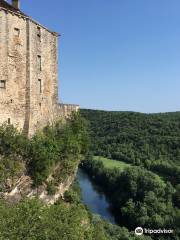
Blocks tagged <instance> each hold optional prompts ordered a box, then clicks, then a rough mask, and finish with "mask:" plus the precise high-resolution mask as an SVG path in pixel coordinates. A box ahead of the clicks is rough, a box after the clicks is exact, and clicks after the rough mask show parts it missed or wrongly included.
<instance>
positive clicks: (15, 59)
mask: <svg viewBox="0 0 180 240" xmlns="http://www.w3.org/2000/svg"><path fill="white" fill-rule="evenodd" d="M78 108H79V107H78V106H77V105H71V104H59V103H58V34H57V33H55V32H52V31H50V30H48V29H46V28H45V27H43V26H42V25H41V24H39V23H37V22H36V21H34V20H33V19H31V18H30V17H28V16H27V15H25V14H24V13H23V12H21V11H20V9H19V0H12V4H9V3H7V2H6V1H4V0H0V124H2V123H4V122H8V123H9V124H13V125H15V126H16V127H17V128H18V129H20V130H22V131H24V132H25V133H26V134H28V135H30V136H32V135H33V134H34V132H35V131H36V130H37V129H39V128H42V127H43V126H45V125H47V124H48V123H49V124H51V123H53V122H54V121H56V120H57V119H58V118H60V117H68V116H69V115H70V114H71V113H72V112H73V111H77V110H78Z"/></svg>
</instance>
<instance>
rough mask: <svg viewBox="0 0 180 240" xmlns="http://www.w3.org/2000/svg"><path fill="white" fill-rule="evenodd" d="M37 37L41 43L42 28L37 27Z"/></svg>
mask: <svg viewBox="0 0 180 240" xmlns="http://www.w3.org/2000/svg"><path fill="white" fill-rule="evenodd" d="M37 37H38V39H39V41H41V28H40V27H37Z"/></svg>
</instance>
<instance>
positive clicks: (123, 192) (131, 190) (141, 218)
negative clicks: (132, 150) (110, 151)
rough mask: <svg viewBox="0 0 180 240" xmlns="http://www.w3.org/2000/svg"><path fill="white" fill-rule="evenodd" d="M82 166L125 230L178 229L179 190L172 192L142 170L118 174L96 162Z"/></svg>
mask: <svg viewBox="0 0 180 240" xmlns="http://www.w3.org/2000/svg"><path fill="white" fill-rule="evenodd" d="M82 167H83V168H84V169H85V170H86V171H87V172H88V174H89V175H90V176H91V177H92V178H93V180H94V181H95V182H96V183H97V184H99V185H100V186H101V187H102V189H103V190H104V191H105V192H106V194H107V195H108V197H109V200H110V202H111V205H112V209H113V211H114V212H115V215H116V219H117V221H119V224H123V226H126V227H127V228H128V229H129V230H134V229H135V228H136V227H137V226H142V227H146V228H151V229H154V227H155V228H167V229H168V228H172V226H173V228H174V229H179V223H178V220H179V216H180V211H179V209H178V208H177V205H178V199H179V195H178V190H179V187H178V188H177V190H176V189H175V188H173V186H172V185H171V184H170V182H167V183H165V182H164V181H163V180H162V179H161V178H160V177H159V176H158V175H156V174H154V173H152V172H151V171H147V170H146V169H144V168H142V167H141V168H140V167H137V166H134V167H129V168H125V169H124V171H121V169H118V168H115V169H111V168H107V167H104V166H103V163H102V161H97V160H96V159H91V160H90V159H89V160H86V161H84V162H83V164H82ZM175 237H176V236H173V237H172V239H176V238H175Z"/></svg>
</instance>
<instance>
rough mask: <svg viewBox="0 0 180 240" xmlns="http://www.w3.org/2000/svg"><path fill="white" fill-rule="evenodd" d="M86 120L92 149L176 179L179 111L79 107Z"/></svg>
mask: <svg viewBox="0 0 180 240" xmlns="http://www.w3.org/2000/svg"><path fill="white" fill-rule="evenodd" d="M81 114H82V116H83V117H85V119H86V120H88V121H89V128H90V135H91V142H92V146H91V149H92V152H93V154H94V155H96V156H103V157H107V158H109V159H116V160H120V161H123V162H126V163H130V164H133V165H138V166H143V167H145V168H147V169H149V170H152V171H154V172H158V173H159V174H160V175H162V176H163V177H164V178H166V179H167V180H169V181H171V183H172V184H173V185H176V184H177V183H178V182H180V169H179V166H180V164H179V163H180V112H173V113H159V114H143V113H136V112H108V111H98V110H85V109H82V110H81Z"/></svg>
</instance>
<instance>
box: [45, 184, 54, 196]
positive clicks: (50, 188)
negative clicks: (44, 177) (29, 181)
mask: <svg viewBox="0 0 180 240" xmlns="http://www.w3.org/2000/svg"><path fill="white" fill-rule="evenodd" d="M46 190H47V192H48V195H54V194H55V193H56V191H57V188H56V186H55V185H54V182H48V183H47V187H46Z"/></svg>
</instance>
